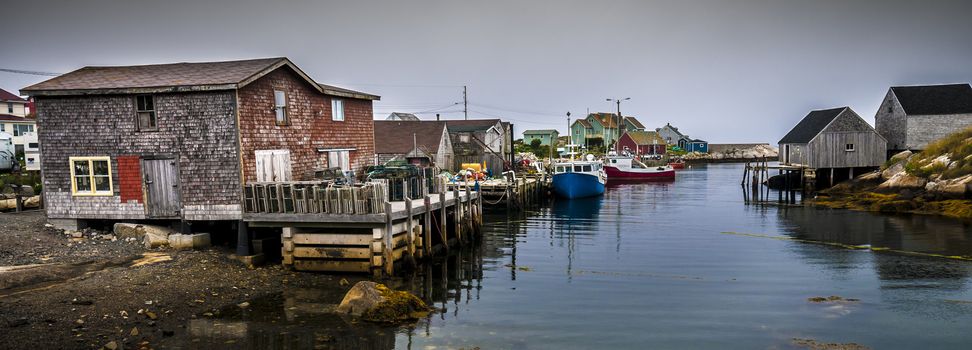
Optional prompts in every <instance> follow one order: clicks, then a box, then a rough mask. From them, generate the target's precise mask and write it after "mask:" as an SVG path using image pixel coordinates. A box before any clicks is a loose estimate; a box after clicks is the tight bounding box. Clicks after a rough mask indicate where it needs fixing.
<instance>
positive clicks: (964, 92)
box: [891, 84, 972, 115]
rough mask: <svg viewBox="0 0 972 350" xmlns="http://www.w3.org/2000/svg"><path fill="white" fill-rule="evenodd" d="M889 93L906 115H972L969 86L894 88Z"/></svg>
mask: <svg viewBox="0 0 972 350" xmlns="http://www.w3.org/2000/svg"><path fill="white" fill-rule="evenodd" d="M891 91H893V92H894V95H895V96H896V97H897V98H898V102H900V103H901V107H903V108H904V110H905V113H907V114H911V115H930V114H965V113H972V86H969V84H950V85H925V86H894V87H891Z"/></svg>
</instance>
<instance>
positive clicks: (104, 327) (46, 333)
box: [0, 211, 366, 349]
mask: <svg viewBox="0 0 972 350" xmlns="http://www.w3.org/2000/svg"><path fill="white" fill-rule="evenodd" d="M45 221H46V218H45V216H44V213H43V212H42V211H31V212H23V213H16V214H14V213H7V214H0V332H2V333H3V335H4V336H3V337H0V348H2V349H14V348H16V349H23V348H38V349H50V348H60V349H63V348H94V349H98V348H103V347H104V348H115V349H122V348H125V349H153V348H194V347H195V346H194V345H192V344H194V341H196V340H197V338H199V337H200V336H201V335H204V334H203V333H205V332H206V330H204V329H197V328H198V327H196V326H194V325H200V324H211V323H213V322H217V323H218V321H219V317H220V315H221V314H222V313H225V312H226V310H228V309H245V308H247V307H250V306H249V304H250V302H251V301H253V300H256V299H259V298H266V297H269V296H274V295H279V294H280V293H281V292H282V291H283V290H286V289H290V288H311V289H313V290H319V291H323V292H326V293H328V295H331V294H333V296H332V297H331V298H330V299H333V300H334V302H335V303H337V302H339V301H340V298H341V297H342V296H343V295H344V293H345V292H347V290H348V289H349V288H350V286H349V285H347V282H345V283H343V284H342V283H340V282H341V279H342V278H341V277H340V276H332V275H324V274H312V273H300V272H294V271H289V270H286V269H284V268H282V267H281V266H280V265H277V264H273V265H268V266H264V267H257V268H251V267H247V266H245V265H244V264H243V263H241V262H239V261H238V260H236V259H234V258H233V257H232V254H231V252H230V251H229V250H227V249H226V248H220V247H214V248H210V249H206V250H172V249H169V248H146V247H145V245H144V243H143V242H142V241H140V240H131V239H123V238H119V237H116V236H114V235H113V234H112V233H108V232H95V231H85V232H80V234H76V233H75V232H69V233H67V234H65V232H61V231H60V230H55V229H53V228H50V227H46V226H45ZM365 277H366V276H348V277H347V279H350V280H351V283H354V282H357V281H358V280H365ZM204 321H209V322H204ZM200 332H202V333H200ZM325 338H326V337H325ZM325 340H326V339H325Z"/></svg>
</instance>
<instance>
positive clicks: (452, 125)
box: [445, 119, 503, 133]
mask: <svg viewBox="0 0 972 350" xmlns="http://www.w3.org/2000/svg"><path fill="white" fill-rule="evenodd" d="M499 122H500V120H499V119H469V120H446V121H445V123H446V124H447V125H449V131H450V132H476V131H486V130H489V128H491V127H494V126H496V124H498V123H499ZM497 131H499V132H501V133H502V132H503V130H497Z"/></svg>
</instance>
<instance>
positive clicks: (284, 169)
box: [255, 149, 291, 182]
mask: <svg viewBox="0 0 972 350" xmlns="http://www.w3.org/2000/svg"><path fill="white" fill-rule="evenodd" d="M255 154H256V180H257V182H280V181H290V179H291V167H290V150H285V149H275V150H260V151H256V152H255Z"/></svg>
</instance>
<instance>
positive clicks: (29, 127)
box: [12, 124, 34, 136]
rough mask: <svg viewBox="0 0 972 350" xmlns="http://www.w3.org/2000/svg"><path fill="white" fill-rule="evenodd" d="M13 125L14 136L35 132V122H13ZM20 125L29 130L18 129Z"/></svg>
mask: <svg viewBox="0 0 972 350" xmlns="http://www.w3.org/2000/svg"><path fill="white" fill-rule="evenodd" d="M12 125H13V136H24V134H26V133H32V132H34V125H33V124H12ZM20 127H25V128H27V131H24V130H18V129H19V128H20Z"/></svg>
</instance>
